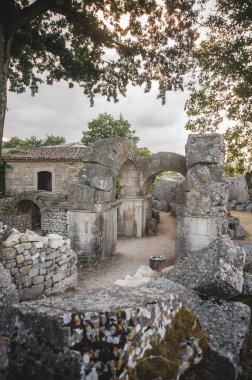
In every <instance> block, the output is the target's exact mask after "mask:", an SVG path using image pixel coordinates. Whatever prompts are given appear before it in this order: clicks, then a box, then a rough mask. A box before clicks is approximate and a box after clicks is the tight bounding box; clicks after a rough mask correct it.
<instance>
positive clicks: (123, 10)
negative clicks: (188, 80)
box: [0, 0, 206, 142]
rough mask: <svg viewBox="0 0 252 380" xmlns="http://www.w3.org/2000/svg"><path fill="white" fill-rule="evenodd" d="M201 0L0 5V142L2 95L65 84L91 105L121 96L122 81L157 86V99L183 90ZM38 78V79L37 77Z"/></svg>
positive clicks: (8, 1) (38, 0) (7, 1)
mask: <svg viewBox="0 0 252 380" xmlns="http://www.w3.org/2000/svg"><path fill="white" fill-rule="evenodd" d="M205 1H206V0H187V1H184V0H161V1H160V0H146V1H143V0H140V1H135V0H134V1H129V0H121V1H115V0H85V1H84V0H34V1H29V0H1V2H0V87H1V91H0V142H1V137H2V131H3V126H4V118H5V111H6V104H7V79H9V83H10V91H15V92H18V93H21V92H24V91H25V90H26V88H30V89H31V92H32V94H35V93H36V92H37V91H38V86H39V84H40V83H41V82H42V81H43V80H44V78H45V80H46V83H47V84H50V85H51V84H52V83H53V82H55V81H60V80H65V81H67V82H68V84H69V87H73V85H74V83H78V84H79V85H80V86H81V87H83V90H84V93H85V94H86V95H87V96H88V97H89V98H90V100H91V103H92V102H93V99H94V96H95V94H97V93H100V94H101V95H103V96H105V97H107V99H108V100H111V99H114V101H117V100H118V94H122V95H125V93H126V88H127V85H128V84H129V83H132V84H133V85H144V86H145V90H146V91H149V90H150V88H151V82H152V80H156V81H158V82H159V97H160V98H161V99H162V101H163V102H164V101H165V93H166V91H170V90H181V89H182V88H183V75H184V74H185V72H186V70H187V67H188V66H187V56H188V54H190V52H191V50H192V47H193V45H194V43H195V40H196V39H197V36H198V32H197V28H195V22H196V20H197V17H198V14H199V7H196V6H195V5H196V4H198V3H202V2H203V3H204V2H205ZM42 74H43V75H44V76H42Z"/></svg>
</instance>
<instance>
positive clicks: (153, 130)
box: [4, 82, 188, 154]
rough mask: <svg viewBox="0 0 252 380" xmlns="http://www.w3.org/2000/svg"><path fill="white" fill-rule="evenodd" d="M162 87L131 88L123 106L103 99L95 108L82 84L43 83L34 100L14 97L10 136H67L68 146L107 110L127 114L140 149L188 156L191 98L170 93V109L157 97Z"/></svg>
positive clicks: (10, 104) (7, 129)
mask: <svg viewBox="0 0 252 380" xmlns="http://www.w3.org/2000/svg"><path fill="white" fill-rule="evenodd" d="M156 96H157V89H155V88H153V90H152V91H151V92H150V93H149V94H145V93H144V91H143V89H142V88H137V87H134V88H133V87H129V89H128V93H127V97H125V98H124V97H122V98H121V99H120V101H119V103H116V104H114V103H113V102H110V103H109V102H107V101H106V99H105V98H103V97H101V96H97V97H96V99H95V105H94V107H90V105H89V100H88V98H87V97H85V95H83V93H82V90H81V88H78V86H76V87H75V88H74V89H71V90H70V89H68V86H67V84H66V83H64V82H61V83H58V84H55V85H53V86H47V85H42V86H41V87H40V91H39V93H38V94H37V95H36V96H35V97H31V96H30V93H29V91H27V93H25V94H15V93H9V94H8V112H7V115H6V123H5V132H4V137H5V138H10V137H12V136H18V137H21V138H26V137H31V136H32V135H35V136H37V137H38V138H43V137H45V136H46V134H53V135H62V136H65V138H66V140H67V142H77V141H80V139H81V137H82V131H83V130H85V129H87V123H88V121H91V120H92V119H94V118H96V117H97V116H98V115H99V113H103V112H107V113H110V114H112V115H113V116H114V117H118V116H119V114H120V113H121V114H122V115H123V117H124V118H125V119H127V120H128V121H129V122H130V123H131V125H132V127H133V128H134V129H135V130H136V134H137V136H139V137H140V142H139V143H138V146H139V147H147V148H149V149H150V150H151V151H152V152H158V151H171V152H176V153H181V154H184V145H185V142H186V140H187V135H188V133H187V132H186V131H185V129H184V125H185V121H186V115H185V112H184V102H185V99H186V96H187V95H186V94H185V93H181V92H177V93H170V94H169V95H168V97H167V103H166V105H164V106H162V105H161V101H160V100H157V99H156Z"/></svg>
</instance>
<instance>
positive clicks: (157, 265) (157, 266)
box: [150, 256, 167, 272]
mask: <svg viewBox="0 0 252 380" xmlns="http://www.w3.org/2000/svg"><path fill="white" fill-rule="evenodd" d="M166 266H167V265H166V258H165V257H164V256H151V257H150V268H151V269H152V270H155V271H156V272H160V271H161V269H163V268H165V267H166Z"/></svg>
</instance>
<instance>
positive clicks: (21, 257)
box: [16, 254, 25, 264]
mask: <svg viewBox="0 0 252 380" xmlns="http://www.w3.org/2000/svg"><path fill="white" fill-rule="evenodd" d="M16 261H17V263H18V264H22V263H23V262H24V261H25V258H24V255H22V254H21V255H17V256H16Z"/></svg>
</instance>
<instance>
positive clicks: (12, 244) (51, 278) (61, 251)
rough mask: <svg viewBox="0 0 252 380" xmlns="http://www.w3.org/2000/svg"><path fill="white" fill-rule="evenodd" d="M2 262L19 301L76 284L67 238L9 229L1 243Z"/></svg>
mask: <svg viewBox="0 0 252 380" xmlns="http://www.w3.org/2000/svg"><path fill="white" fill-rule="evenodd" d="M3 246H4V247H5V248H4V249H3V250H2V263H3V265H4V267H5V268H6V269H8V270H9V271H10V274H11V276H12V279H13V282H14V284H15V285H16V286H17V290H18V294H19V299H20V301H23V300H29V299H33V298H36V297H37V296H40V295H50V294H53V293H58V292H62V291H64V290H65V289H67V288H68V287H71V286H74V285H76V281H77V268H76V261H77V256H76V253H74V252H73V251H72V250H71V249H70V240H69V239H67V240H64V239H63V237H62V236H60V235H57V234H49V235H48V236H39V235H37V234H35V233H34V232H32V231H29V230H27V231H26V233H20V232H18V231H17V230H12V233H11V235H10V236H9V237H8V238H7V239H6V240H5V241H4V242H3Z"/></svg>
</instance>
